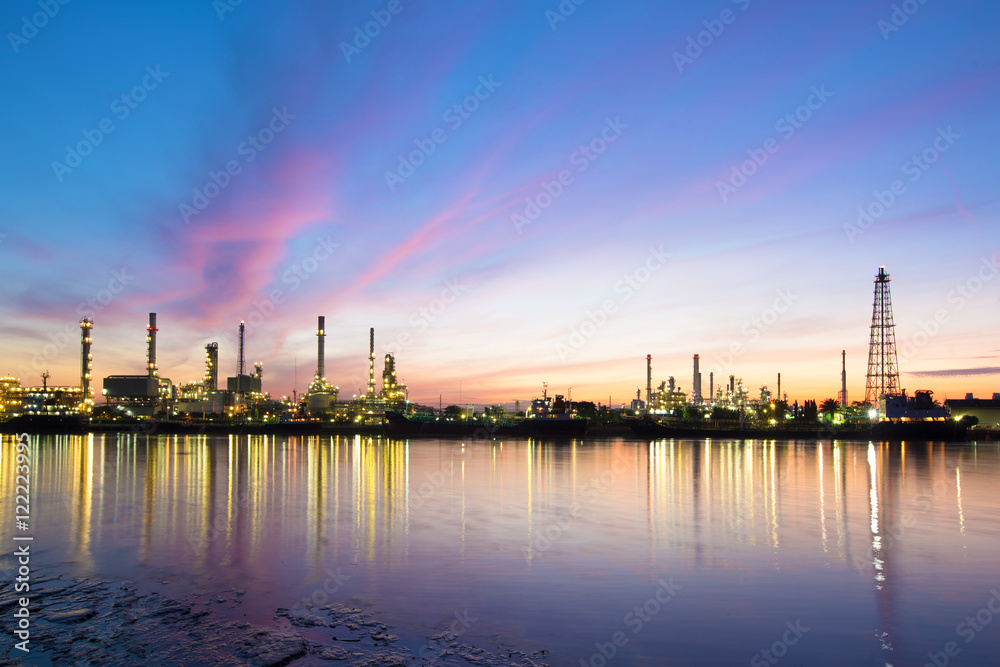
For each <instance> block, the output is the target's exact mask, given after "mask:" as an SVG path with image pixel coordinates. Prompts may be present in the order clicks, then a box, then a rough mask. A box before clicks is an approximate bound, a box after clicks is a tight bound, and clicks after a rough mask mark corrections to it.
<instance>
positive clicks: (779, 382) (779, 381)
mask: <svg viewBox="0 0 1000 667" xmlns="http://www.w3.org/2000/svg"><path fill="white" fill-rule="evenodd" d="M776 400H779V401H780V400H781V373H778V398H777V399H776Z"/></svg>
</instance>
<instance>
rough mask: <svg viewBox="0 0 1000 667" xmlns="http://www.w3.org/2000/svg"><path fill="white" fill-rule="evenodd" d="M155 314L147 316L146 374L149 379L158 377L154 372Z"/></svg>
mask: <svg viewBox="0 0 1000 667" xmlns="http://www.w3.org/2000/svg"><path fill="white" fill-rule="evenodd" d="M157 331H159V329H157V328H156V313H150V314H149V327H148V328H147V329H146V372H147V373H149V377H151V378H155V377H157V376H158V374H157V372H156V332H157Z"/></svg>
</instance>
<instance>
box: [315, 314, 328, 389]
mask: <svg viewBox="0 0 1000 667" xmlns="http://www.w3.org/2000/svg"><path fill="white" fill-rule="evenodd" d="M324 338H326V317H324V316H322V315H320V316H319V321H318V322H317V324H316V381H317V382H323V379H324V378H325V377H326V369H325V366H326V361H325V351H324V343H323V339H324Z"/></svg>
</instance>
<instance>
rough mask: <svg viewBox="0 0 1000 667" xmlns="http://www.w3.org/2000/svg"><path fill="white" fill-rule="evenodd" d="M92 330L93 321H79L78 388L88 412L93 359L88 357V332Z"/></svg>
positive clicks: (87, 318)
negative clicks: (81, 392) (81, 391)
mask: <svg viewBox="0 0 1000 667" xmlns="http://www.w3.org/2000/svg"><path fill="white" fill-rule="evenodd" d="M93 328H94V321H93V320H92V319H90V318H89V317H85V318H83V319H82V320H80V388H81V389H82V390H83V400H84V404H85V405H86V406H87V409H88V410H89V407H90V403H92V402H93V401H92V399H91V396H90V371H91V370H92V364H91V362H92V361H93V359H94V358H93V357H92V356H91V355H90V330H91V329H93Z"/></svg>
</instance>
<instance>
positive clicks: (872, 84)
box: [0, 0, 1000, 404]
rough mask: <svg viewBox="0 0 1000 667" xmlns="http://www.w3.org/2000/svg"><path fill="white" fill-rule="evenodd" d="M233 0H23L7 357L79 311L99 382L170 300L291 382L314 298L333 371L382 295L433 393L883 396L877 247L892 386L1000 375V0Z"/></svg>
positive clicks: (9, 18)
mask: <svg viewBox="0 0 1000 667" xmlns="http://www.w3.org/2000/svg"><path fill="white" fill-rule="evenodd" d="M231 3H235V0H217V1H216V2H214V3H213V2H211V1H210V0H202V1H198V2H194V1H179V2H171V3H154V4H153V6H148V5H147V3H133V2H102V3H84V2H67V4H60V2H59V1H58V0H42V1H41V2H37V1H36V2H27V1H20V0H17V1H11V2H6V3H4V5H3V8H2V9H0V28H2V31H3V33H4V34H5V38H4V42H5V43H4V44H3V45H2V46H0V77H2V81H3V83H4V86H3V90H4V102H3V104H2V105H0V127H3V128H4V135H5V137H4V149H3V152H2V158H0V183H2V184H3V197H2V198H0V281H2V285H3V299H2V301H0V374H12V375H16V376H20V377H21V378H22V380H23V381H24V382H26V383H27V384H40V379H39V375H40V372H41V371H42V370H45V369H48V370H49V371H50V372H51V374H52V378H51V380H50V383H56V384H76V383H77V382H78V381H79V372H80V371H79V328H78V323H79V320H80V318H81V316H84V315H90V316H92V317H93V319H94V332H93V338H94V376H95V378H96V382H95V384H96V385H97V388H98V389H97V394H98V395H99V394H100V379H101V378H103V377H104V376H106V375H110V374H121V373H124V374H129V373H142V372H143V370H144V364H145V331H144V328H145V324H146V320H147V314H148V313H149V312H156V313H157V314H158V320H159V329H160V332H159V338H158V352H159V354H158V365H159V369H160V375H161V376H162V377H169V378H171V379H172V380H174V381H175V382H183V381H188V380H192V379H200V377H201V375H202V373H203V363H204V352H203V347H204V345H205V343H207V342H210V341H219V343H220V364H221V367H222V368H221V373H220V375H223V376H225V375H232V374H234V373H235V369H236V349H235V345H234V343H233V339H234V336H235V333H236V329H237V327H238V325H239V322H240V321H241V320H245V321H246V322H247V323H248V325H247V326H248V330H249V332H250V333H249V337H248V342H247V346H248V351H247V357H248V359H247V360H248V363H253V362H255V361H261V362H263V364H264V388H265V390H266V391H269V392H270V393H271V394H272V395H275V396H280V395H283V394H290V393H291V390H292V388H293V385H294V386H297V388H298V390H299V391H302V390H303V389H305V388H306V386H307V385H308V383H309V380H310V378H311V376H312V374H313V372H314V371H315V364H316V361H315V347H316V344H315V327H316V316H317V315H325V316H326V318H327V334H328V336H327V373H326V375H327V378H328V380H329V381H330V382H332V383H333V384H336V385H339V386H340V387H341V397H342V398H344V397H346V398H350V397H351V395H352V394H353V393H356V392H357V391H358V389H359V388H361V387H364V385H365V383H366V380H367V353H368V349H367V348H368V328H369V327H375V333H376V353H377V354H378V357H379V365H380V361H381V356H382V355H383V354H384V353H385V352H387V351H391V352H394V353H396V359H397V368H398V371H399V375H400V378H401V380H402V381H403V382H405V383H407V384H408V385H409V387H410V398H411V400H416V401H425V402H432V403H435V404H436V403H437V399H438V395H439V394H442V395H443V400H444V401H445V402H446V403H457V402H459V401H460V400H461V402H477V403H483V402H487V401H489V402H506V403H508V404H509V403H511V402H513V400H514V399H522V400H524V399H530V398H531V397H532V396H535V395H538V394H540V392H541V388H542V382H543V381H547V382H548V383H549V386H550V390H552V391H557V392H559V393H566V391H567V390H568V388H569V387H572V395H573V398H574V399H580V400H588V399H589V400H594V401H595V402H596V401H601V402H607V400H608V397H609V396H611V398H612V400H613V402H615V403H620V402H623V401H626V400H628V399H629V398H631V397H632V396H634V392H635V389H636V387H638V386H640V385H642V386H644V385H645V356H646V355H647V354H651V355H652V356H653V375H654V383H658V382H659V381H660V380H661V379H665V378H666V377H667V376H669V375H673V376H676V377H677V381H678V383H679V384H680V385H681V388H682V389H683V390H685V391H688V390H689V389H690V387H691V358H692V355H694V354H696V353H697V354H700V355H701V370H702V372H703V376H704V380H703V384H704V388H705V390H706V391H707V388H708V374H709V372H710V371H714V372H715V375H716V386H718V385H719V383H720V382H721V378H722V377H728V375H729V374H731V373H732V374H735V375H736V376H738V377H742V378H743V379H744V381H745V382H746V383H747V384H748V385H750V386H751V387H752V388H753V389H754V391H756V388H757V387H759V386H760V385H762V384H765V383H767V384H768V386H769V387H771V388H772V390H773V389H774V384H775V380H776V375H777V373H779V372H780V373H781V376H782V389H783V391H787V393H788V394H789V398H790V399H791V400H794V399H798V400H800V401H801V400H802V399H804V398H816V399H820V400H822V399H823V398H827V397H831V396H835V395H836V392H837V390H838V389H839V384H840V354H841V350H846V351H847V371H848V392H849V397H850V398H851V399H860V398H863V395H864V374H865V371H866V366H867V350H868V336H869V329H868V328H869V324H870V322H871V310H872V294H873V289H874V285H873V280H874V277H875V274H876V273H877V271H878V267H879V266H880V265H885V266H886V268H887V271H888V272H889V273H890V275H891V277H892V279H893V282H892V283H891V287H892V298H893V306H894V314H895V320H896V323H897V328H896V334H897V343H898V346H899V350H900V359H899V364H900V370H901V372H902V380H903V381H902V384H903V386H904V387H906V388H907V389H909V390H911V391H912V390H914V389H920V388H930V389H933V390H934V391H935V395H936V397H937V398H945V397H959V398H960V397H962V396H964V394H965V393H966V392H975V394H976V395H977V397H982V396H985V397H989V395H990V394H991V393H992V392H993V391H1000V381H998V377H997V375H998V374H1000V368H998V367H1000V360H998V342H997V338H996V335H997V334H996V332H997V331H998V327H1000V254H998V246H1000V244H998V239H997V231H996V230H997V229H998V227H997V219H998V216H1000V192H998V190H997V174H998V170H997V165H996V155H997V153H998V150H997V149H998V148H1000V141H998V140H1000V86H998V80H1000V79H998V75H1000V43H998V41H997V38H996V36H997V34H998V30H1000V5H998V4H997V3H995V2H989V1H987V0H982V1H979V2H975V1H965V2H942V1H934V0H932V1H930V2H926V3H925V4H920V3H919V2H917V1H916V0H908V1H906V2H897V3H895V4H894V3H893V2H888V1H883V2H872V1H870V0H868V1H864V2H862V1H860V0H845V1H844V2H837V3H800V2H791V1H789V0H780V1H772V2H763V1H759V0H738V1H737V0H732V1H731V0H714V1H712V2H699V3H688V2H662V1H658V2H653V1H650V2H629V3H611V2H602V1H601V0H589V1H588V2H583V3H582V4H580V5H579V6H577V5H575V4H574V3H573V2H572V1H571V0H564V1H563V2H562V3H561V4H560V3H559V2H557V1H556V0H549V1H547V2H503V3H500V2H477V3H447V4H437V3H424V2H420V1H419V0H414V1H412V2H410V1H407V0H392V1H388V0H378V1H375V2H370V1H365V2H322V1H319V0H307V1H300V2H290V3H274V2H271V3H250V2H243V3H240V4H231ZM907 10H908V11H909V12H911V13H910V14H908V13H906V12H907ZM46 11H48V14H51V16H49V15H46ZM366 33H367V34H366ZM296 367H297V373H296ZM296 378H297V382H296Z"/></svg>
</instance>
